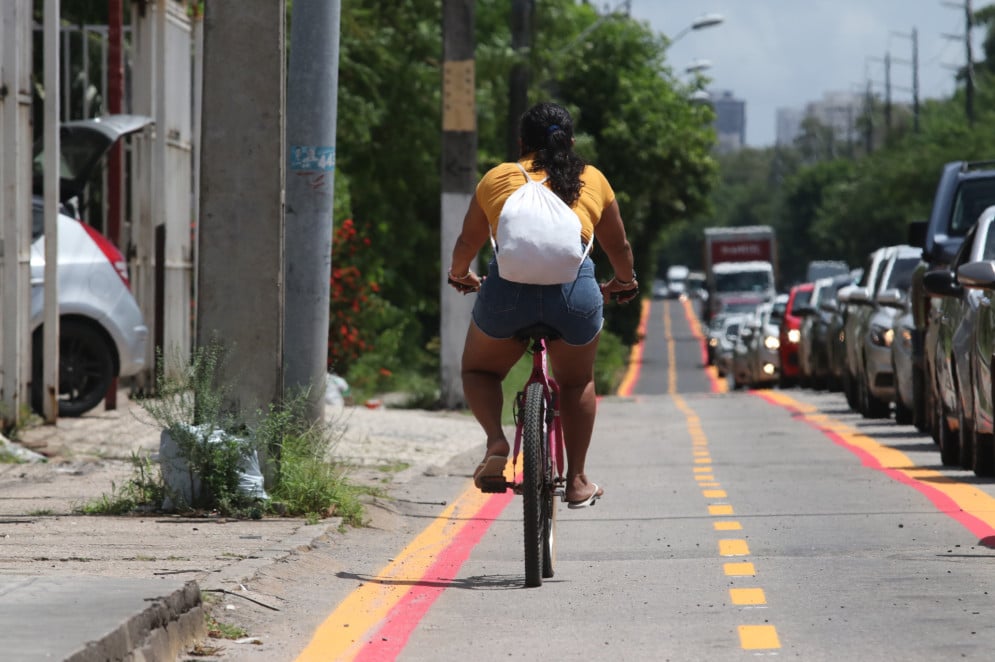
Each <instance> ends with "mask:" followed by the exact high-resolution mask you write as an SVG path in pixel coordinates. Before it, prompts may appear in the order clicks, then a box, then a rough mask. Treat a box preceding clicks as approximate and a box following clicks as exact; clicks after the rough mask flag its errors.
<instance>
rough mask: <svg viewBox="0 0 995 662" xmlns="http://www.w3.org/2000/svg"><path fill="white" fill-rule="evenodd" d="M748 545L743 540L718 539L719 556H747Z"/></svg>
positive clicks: (748, 553) (748, 552)
mask: <svg viewBox="0 0 995 662" xmlns="http://www.w3.org/2000/svg"><path fill="white" fill-rule="evenodd" d="M749 555H750V546H749V545H747V544H746V541H745V540H720V541H719V556H749Z"/></svg>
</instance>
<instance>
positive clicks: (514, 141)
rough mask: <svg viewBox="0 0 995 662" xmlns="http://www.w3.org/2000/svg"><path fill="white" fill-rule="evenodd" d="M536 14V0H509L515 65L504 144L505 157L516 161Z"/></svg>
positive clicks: (526, 100) (527, 85) (527, 99)
mask: <svg viewBox="0 0 995 662" xmlns="http://www.w3.org/2000/svg"><path fill="white" fill-rule="evenodd" d="M534 16H535V0H513V2H512V3H511V48H512V50H513V51H514V52H515V64H513V65H512V67H511V74H510V77H509V78H510V80H509V81H508V126H507V138H506V143H505V158H506V159H508V160H509V161H517V160H518V157H519V156H520V154H519V149H520V148H519V146H518V131H519V127H518V125H519V121H520V120H521V117H522V115H524V114H525V111H526V110H528V102H529V98H528V97H529V64H528V58H531V57H532V54H531V49H532V19H533V17H534Z"/></svg>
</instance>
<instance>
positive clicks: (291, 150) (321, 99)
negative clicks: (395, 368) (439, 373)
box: [283, 0, 340, 421]
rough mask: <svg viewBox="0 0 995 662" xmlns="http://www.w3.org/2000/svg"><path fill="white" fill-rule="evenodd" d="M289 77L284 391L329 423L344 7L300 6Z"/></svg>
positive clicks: (316, 2)
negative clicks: (303, 396)
mask: <svg viewBox="0 0 995 662" xmlns="http://www.w3.org/2000/svg"><path fill="white" fill-rule="evenodd" d="M292 11H293V14H292V18H291V22H290V68H289V73H288V77H287V153H288V172H287V209H286V218H287V221H286V222H287V232H286V251H287V255H286V265H285V267H286V313H285V319H284V327H283V334H284V346H283V366H284V375H283V378H284V389H285V393H286V394H287V395H292V394H294V393H295V392H298V391H301V390H304V389H307V390H308V394H309V397H308V402H309V412H310V415H311V417H312V418H313V419H314V420H315V421H319V420H322V418H323V415H324V402H325V399H324V398H325V380H326V374H327V372H328V317H329V311H328V306H329V291H330V287H329V280H330V278H331V272H332V205H333V202H334V193H335V122H336V112H337V109H338V85H339V80H338V79H339V14H340V3H339V0H331V1H329V0H295V2H294V4H293V10H292Z"/></svg>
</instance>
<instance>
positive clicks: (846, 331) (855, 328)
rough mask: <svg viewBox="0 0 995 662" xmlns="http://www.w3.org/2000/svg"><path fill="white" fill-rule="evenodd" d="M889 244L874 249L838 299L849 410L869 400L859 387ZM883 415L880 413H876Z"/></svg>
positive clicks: (858, 409)
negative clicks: (841, 310)
mask: <svg viewBox="0 0 995 662" xmlns="http://www.w3.org/2000/svg"><path fill="white" fill-rule="evenodd" d="M888 252H889V247H884V248H879V249H877V250H875V251H873V252H872V253H871V254H870V255H869V256H868V258H867V267H866V268H865V269H864V272H863V276H861V279H860V281H858V283H857V284H856V285H854V286H851V287H844V288H843V289H842V290H840V292H839V295H838V298H839V299H840V300H841V301H843V302H844V303H845V307H844V314H843V317H844V326H843V349H844V355H845V357H846V358H845V361H844V369H843V392H844V394H845V395H846V401H847V404H848V405H849V406H850V409H852V410H854V411H856V412H860V413H863V412H864V411H866V409H867V403H866V401H865V399H864V397H863V393H862V392H861V390H860V384H861V378H862V374H863V370H862V366H861V364H862V362H863V358H864V355H863V348H864V344H863V339H864V337H865V336H866V335H867V328H868V322H869V320H870V316H871V313H872V312H873V310H872V309H873V305H872V302H873V300H874V295H875V293H876V292H877V288H878V283H879V282H881V277H882V275H883V274H884V270H885V268H886V267H887V266H888V265H887V258H888ZM875 413H876V414H877V415H880V413H879V412H875Z"/></svg>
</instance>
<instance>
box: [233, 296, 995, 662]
mask: <svg viewBox="0 0 995 662" xmlns="http://www.w3.org/2000/svg"><path fill="white" fill-rule="evenodd" d="M645 317H646V325H645V330H646V340H645V342H644V343H643V345H642V346H641V348H640V349H639V351H638V352H637V356H636V358H637V359H638V361H637V365H638V371H635V372H633V373H632V374H630V376H629V378H628V387H627V388H628V389H629V390H628V391H627V392H630V393H631V395H629V396H628V397H608V398H604V399H603V400H602V401H601V403H600V407H599V413H598V421H597V426H596V431H595V435H594V439H593V443H592V448H591V453H590V459H589V471H588V473H589V476H590V477H591V478H592V479H593V480H595V481H596V482H598V483H599V484H601V485H603V486H604V488H605V497H604V498H603V499H602V500H601V501H600V502H598V504H597V505H596V506H595V507H593V508H588V509H584V510H568V509H566V508H565V507H562V506H561V508H560V510H559V526H558V538H557V539H558V556H557V565H556V575H555V577H553V578H552V579H550V580H547V581H546V582H545V583H544V584H543V586H542V587H540V588H533V589H526V588H523V579H524V577H523V575H524V570H523V561H522V524H521V500H520V499H519V498H517V497H511V496H510V495H508V496H493V497H485V496H484V495H481V494H479V493H477V492H476V491H475V490H474V489H473V488H472V485H471V484H470V481H469V473H470V471H471V470H472V467H473V465H474V464H475V462H476V460H477V459H478V458H477V453H475V452H473V453H466V454H464V455H461V456H460V457H458V458H456V459H455V460H454V461H453V462H451V463H450V464H449V465H448V466H447V467H446V468H445V470H441V471H436V472H432V473H431V475H423V476H419V477H417V478H415V479H414V480H412V481H410V482H408V483H406V484H404V485H403V486H400V489H399V490H398V491H397V492H396V493H395V494H394V495H393V496H394V497H395V499H394V500H391V501H390V502H389V507H388V508H385V509H384V511H383V512H382V513H381V515H382V516H383V520H382V521H380V522H377V523H375V525H374V527H372V528H371V529H368V530H363V531H358V532H355V533H349V534H348V535H346V536H343V537H342V538H341V540H336V541H330V542H329V543H328V545H327V546H324V547H322V546H318V547H316V548H314V549H312V552H311V553H310V554H308V555H303V558H302V559H300V560H298V561H296V562H297V563H301V564H304V565H302V566H301V567H300V568H298V570H297V571H295V570H293V569H292V568H290V567H289V566H288V567H285V568H282V569H279V570H277V571H274V573H273V574H272V575H271V576H270V577H268V578H262V579H260V583H261V584H262V585H263V586H265V585H266V582H267V581H269V583H270V584H271V586H272V588H271V590H274V591H275V590H279V591H280V592H281V594H282V595H284V596H287V595H293V596H295V603H296V604H295V605H292V606H290V605H288V606H287V607H286V608H285V610H284V612H283V614H282V615H281V617H280V619H276V618H274V617H270V618H269V619H258V620H256V621H255V622H254V623H253V624H252V626H253V631H254V633H256V634H259V635H260V636H262V638H263V639H264V640H268V641H282V642H283V644H282V645H280V646H278V647H276V648H274V647H273V646H272V645H271V646H268V647H264V648H262V649H260V650H259V651H258V653H257V655H255V656H254V655H252V651H245V654H244V655H241V654H240V657H239V659H247V660H250V659H267V660H276V659H287V660H295V659H299V660H333V659H361V660H385V659H400V660H433V661H435V660H454V659H474V660H485V661H486V660H505V659H509V658H510V659H526V660H535V659H540V658H541V657H547V656H549V657H554V656H555V657H556V658H558V659H567V660H574V659H578V660H579V659H587V658H597V659H605V660H675V661H678V660H680V661H683V660H742V659H744V658H746V657H756V656H779V657H785V658H787V657H790V658H793V659H801V660H899V659H901V660H940V659H944V660H945V659H958V658H959V659H969V660H989V659H991V656H992V653H991V651H992V650H993V649H995V628H992V627H991V626H990V624H991V622H992V620H993V617H995V610H993V608H992V599H991V595H990V592H991V591H992V590H993V588H995V586H993V582H995V559H993V552H992V550H991V549H990V547H989V546H988V545H993V546H995V528H993V526H995V499H993V496H992V495H995V484H993V483H992V481H985V480H980V479H977V478H975V477H973V475H971V474H969V473H967V472H963V471H954V470H949V469H945V468H943V467H941V465H940V462H939V456H938V453H937V451H936V448H935V446H934V444H933V443H932V441H931V440H930V439H929V438H928V437H924V436H922V435H920V434H918V433H917V432H916V431H915V429H914V428H912V427H911V426H898V425H896V424H895V423H894V422H893V421H864V420H862V419H861V418H860V417H859V416H858V415H855V414H853V413H851V412H849V411H848V410H847V408H846V405H845V401H844V399H843V397H842V395H841V394H838V393H827V392H812V391H804V390H800V389H790V390H786V391H780V390H770V391H736V392H724V389H723V385H722V384H721V383H720V382H718V381H716V380H715V379H714V378H713V377H712V376H711V375H710V374H709V373H708V372H707V371H706V370H705V369H704V367H703V366H702V362H701V348H700V343H699V341H698V339H697V337H696V333H695V329H694V325H693V323H692V322H691V321H690V320H689V319H688V317H687V314H686V309H685V307H684V306H682V305H681V304H680V303H679V302H674V301H667V302H663V301H654V302H652V304H651V305H649V307H648V309H647V311H646V316H645ZM443 504H444V505H443Z"/></svg>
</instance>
